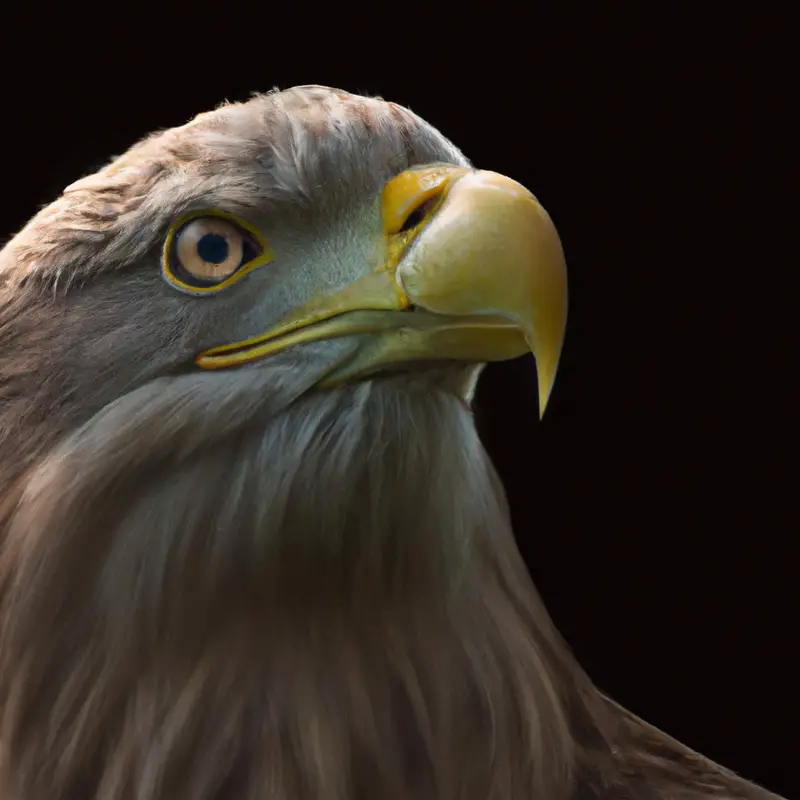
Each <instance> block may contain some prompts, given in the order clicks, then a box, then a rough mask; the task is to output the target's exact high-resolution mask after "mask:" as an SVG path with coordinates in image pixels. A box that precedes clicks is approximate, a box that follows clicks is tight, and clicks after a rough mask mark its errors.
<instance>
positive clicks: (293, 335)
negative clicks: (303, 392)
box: [196, 166, 567, 414]
mask: <svg viewBox="0 0 800 800" xmlns="http://www.w3.org/2000/svg"><path fill="white" fill-rule="evenodd" d="M381 199H382V208H383V221H384V234H385V237H386V257H385V260H384V263H383V264H381V265H380V266H379V267H378V268H377V269H376V270H374V271H373V272H371V273H369V274H368V275H366V276H364V277H363V278H360V279H358V280H357V281H355V282H353V283H352V284H350V285H348V286H346V287H345V288H344V289H342V290H341V291H338V292H335V293H334V294H331V295H327V296H325V297H319V298H315V299H313V300H311V301H310V302H308V303H306V304H304V305H303V306H302V307H300V308H296V309H294V311H293V312H292V313H291V314H289V315H288V316H287V317H286V318H285V319H284V320H282V321H281V323H279V324H278V325H277V326H276V327H275V328H273V329H272V330H270V331H268V332H267V333H265V334H263V335H261V336H258V337H256V338H254V339H250V340H248V341H246V342H237V343H235V344H230V345H223V346H222V347H216V348H214V349H212V350H208V351H206V352H205V353H202V354H201V355H199V356H198V357H197V359H196V363H197V364H198V366H200V367H203V368H206V369H219V368H223V367H229V366H235V365H237V364H242V363H247V362H250V361H254V360H256V359H260V358H264V357H266V356H268V355H270V354H272V353H275V352H279V351H280V350H283V349H285V348H286V347H289V346H291V345H294V344H300V343H302V342H308V341H315V340H319V339H328V338H332V337H335V336H351V335H358V334H369V335H368V336H364V337H363V338H364V344H363V346H362V347H360V348H359V350H358V352H357V354H356V356H355V357H354V358H353V360H352V361H350V362H348V363H346V364H344V365H343V366H341V367H340V368H338V369H337V370H336V371H335V372H333V373H331V374H330V375H328V376H327V377H326V379H325V380H324V382H323V383H324V385H333V384H336V383H340V382H342V381H345V380H351V379H354V378H357V377H361V376H364V375H368V374H371V373H375V372H377V371H379V370H381V369H382V368H385V367H386V366H388V365H390V364H396V363H400V362H408V361H421V360H430V359H455V360H459V361H465V362H473V363H483V362H486V361H503V360H506V359H509V358H515V357H517V356H520V355H522V354H523V353H525V352H527V351H532V352H533V354H534V356H535V357H536V365H537V373H538V380H539V411H540V414H542V413H544V409H545V407H546V405H547V401H548V398H549V396H550V392H551V390H552V386H553V382H554V380H555V375H556V369H557V367H558V360H559V357H560V354H561V347H562V344H563V340H564V328H565V325H566V317H567V277H566V265H565V262H564V254H563V251H562V249H561V243H560V241H559V238H558V234H557V233H556V230H555V227H554V226H553V224H552V222H551V221H550V218H549V216H548V215H547V212H546V211H545V210H544V209H543V208H542V206H541V205H539V203H538V202H537V201H536V199H535V198H534V197H533V195H532V194H531V193H530V192H529V191H528V190H527V189H525V188H524V187H523V186H521V185H520V184H519V183H517V182H515V181H513V180H511V179H510V178H506V177H504V176H502V175H498V174H497V173H494V172H484V171H473V170H468V169H464V168H461V167H449V166H440V167H428V168H422V169H413V170H409V171H407V172H404V173H401V174H400V175H398V176H397V177H395V178H393V179H392V180H391V181H389V182H388V183H387V184H386V186H385V187H384V190H383V194H382V198H381ZM411 306H413V308H411Z"/></svg>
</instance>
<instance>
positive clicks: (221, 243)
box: [162, 212, 269, 294]
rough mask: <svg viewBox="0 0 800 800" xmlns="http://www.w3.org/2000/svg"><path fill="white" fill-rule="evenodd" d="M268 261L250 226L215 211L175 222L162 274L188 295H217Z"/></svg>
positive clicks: (265, 250)
mask: <svg viewBox="0 0 800 800" xmlns="http://www.w3.org/2000/svg"><path fill="white" fill-rule="evenodd" d="M267 261H269V255H268V252H267V248H266V246H265V245H264V244H263V242H262V241H261V240H260V237H259V236H258V233H257V232H256V231H255V229H253V228H252V227H251V226H249V225H246V224H245V223H244V222H239V221H238V220H236V219H234V218H232V216H230V215H227V214H226V215H222V214H221V213H219V212H203V213H201V214H194V215H192V216H191V217H190V218H188V219H186V218H184V219H182V220H179V221H178V223H177V224H176V225H174V226H173V228H172V230H171V231H170V234H169V236H168V237H167V241H166V244H165V247H164V257H163V263H162V273H163V275H164V278H165V279H166V280H167V281H168V282H169V283H171V284H172V285H173V286H175V287H177V288H179V289H182V290H184V291H187V292H191V293H192V294H208V293H213V292H217V291H219V290H221V289H223V288H225V287H227V286H229V285H230V284H231V283H233V282H234V281H236V280H238V279H239V278H240V277H242V276H243V275H244V274H245V273H247V272H250V271H251V270H252V269H254V268H255V267H257V266H261V265H263V264H265V263H266V262H267Z"/></svg>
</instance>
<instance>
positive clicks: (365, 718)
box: [0, 87, 775, 800]
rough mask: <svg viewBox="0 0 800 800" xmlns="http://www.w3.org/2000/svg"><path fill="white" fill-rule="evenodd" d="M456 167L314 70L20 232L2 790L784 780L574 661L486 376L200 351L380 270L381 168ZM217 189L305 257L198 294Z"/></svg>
mask: <svg viewBox="0 0 800 800" xmlns="http://www.w3.org/2000/svg"><path fill="white" fill-rule="evenodd" d="M434 162H435V163H440V162H441V163H446V164H453V165H462V166H468V164H467V161H466V159H465V158H464V157H463V156H462V155H461V154H460V153H459V151H458V150H457V149H456V148H455V147H454V146H453V145H452V144H450V143H449V142H448V141H447V140H445V139H444V138H443V137H442V136H441V135H440V134H439V133H438V132H436V131H435V130H433V129H432V128H431V127H430V126H428V125H427V124H426V123H424V122H423V121H422V120H420V119H419V118H418V117H416V116H415V115H413V114H412V113H411V112H409V111H407V110H405V109H402V108H400V107H398V106H395V105H393V104H390V103H384V102H383V101H381V100H376V99H366V98H361V97H357V96H353V95H348V94H346V93H344V92H339V91H336V90H332V89H326V88H323V87H299V88H296V89H293V90H289V91H286V92H280V93H271V94H268V95H265V96H258V97H255V98H254V99H253V100H251V101H250V102H248V103H245V104H240V105H229V106H225V107H223V108H221V109H218V110H217V111H214V112H211V113H209V114H203V115H201V116H200V117H198V118H197V119H196V120H194V121H193V122H191V123H189V124H188V125H186V126H183V127H181V128H177V129H174V130H169V131H165V132H163V133H160V134H156V135H154V136H152V137H150V138H148V139H146V140H144V141H143V142H142V143H140V144H138V145H136V146H135V147H133V148H132V149H131V150H130V151H128V153H126V154H125V155H123V156H122V157H121V158H119V159H117V160H116V161H114V162H112V164H110V165H109V166H108V167H106V168H105V169H104V170H102V171H101V172H99V173H98V174H96V175H93V176H90V177H88V178H85V179H83V180H81V181H78V182H77V183H76V184H73V185H72V186H71V187H68V189H66V190H65V192H64V194H63V195H62V196H61V197H60V198H59V199H58V200H56V201H55V202H54V203H53V204H52V205H50V206H48V207H47V208H45V209H43V210H42V211H41V212H40V213H39V214H38V215H37V216H36V217H34V218H33V220H31V222H30V223H29V224H28V226H26V227H25V228H24V229H23V230H22V231H21V232H20V233H19V234H18V235H17V236H16V237H15V238H14V239H12V240H11V242H10V243H9V244H8V245H7V246H6V248H5V249H4V250H3V251H2V252H0V353H2V356H0V535H2V542H1V543H0V545H1V549H0V625H1V627H0V797H2V798H3V800H89V799H90V798H108V799H109V800H239V798H242V799H244V798H247V799H248V800H267V799H268V798H269V800H377V799H378V798H380V800H411V798H414V800H434V798H435V799H436V800H439V799H441V800H456V798H459V799H460V800H490V799H491V800H523V798H524V800H531V798H536V799H537V800H594V799H596V800H599V799H600V798H609V799H610V798H630V800H640V799H641V800H667V798H674V799H675V800H678V799H681V800H701V798H742V799H744V798H748V799H752V800H766V799H767V798H775V795H772V794H771V793H769V792H767V791H765V790H763V789H760V788H758V787H756V786H754V785H753V784H751V783H748V782H747V781H745V780H743V779H740V778H738V777H737V776H735V775H733V774H732V773H730V772H728V771H726V770H724V769H723V768H721V767H719V766H717V765H715V764H713V763H712V762H710V761H708V760H707V759H704V758H703V757H701V756H699V755H697V754H695V753H693V752H691V751H690V750H688V749H687V748H685V747H684V746H682V745H680V744H678V743H677V742H674V741H673V740H671V739H669V738H668V737H667V736H665V735H664V734H662V733H661V732H659V731H657V730H655V729H653V728H652V727H650V726H648V725H646V724H645V723H643V722H642V721H641V720H639V719H637V718H636V717H634V716H632V715H631V714H629V713H628V712H626V711H624V710H623V709H620V708H619V707H618V706H616V705H615V704H613V703H612V702H610V701H609V700H607V699H606V698H604V697H603V696H602V695H601V694H599V693H598V692H597V690H596V689H595V688H594V687H593V686H592V684H591V682H590V681H589V679H588V678H587V676H586V675H585V674H584V673H583V672H582V670H581V669H580V667H579V666H578V665H577V664H576V662H575V661H574V659H573V658H572V656H571V655H570V653H569V651H568V649H567V647H566V646H565V645H564V643H563V642H562V641H561V639H560V638H559V636H558V634H557V632H556V631H555V630H554V628H553V625H552V623H551V621H550V619H549V617H548V616H547V613H546V611H545V610H544V608H543V606H542V604H541V602H540V600H539V598H538V596H537V594H536V592H535V590H534V588H533V586H532V585H531V583H530V579H529V577H528V575H527V572H526V570H525V567H524V565H523V563H522V561H521V559H520V557H519V555H518V553H517V550H516V548H515V545H514V540H513V537H512V533H511V530H510V526H509V519H508V513H507V509H506V506H505V501H504V497H503V492H502V489H501V487H500V485H499V482H498V480H497V477H496V475H495V473H494V471H493V469H492V466H491V464H490V463H489V461H488V459H487V457H486V455H485V453H484V451H483V449H482V447H481V444H480V442H479V440H478V437H477V434H476V432H475V428H474V425H473V421H472V418H471V415H470V411H469V407H468V399H469V396H470V387H471V386H472V385H473V384H474V378H475V375H476V372H477V367H476V366H474V365H472V364H466V365H464V364H460V363H458V362H453V361H449V360H444V361H441V362H432V363H425V364H419V365H416V366H412V367H409V368H406V369H403V370H395V371H386V372H382V373H379V374H377V375H373V376H369V377H366V378H364V379H361V380H357V381H348V382H344V383H342V384H340V385H338V386H335V387H333V388H329V389H326V390H324V391H318V390H317V388H316V387H317V384H318V383H319V381H320V379H321V378H322V377H323V376H324V375H326V374H327V373H329V372H330V371H331V369H333V368H334V367H335V365H337V364H340V363H342V362H343V360H344V359H346V358H347V357H350V356H351V355H352V354H353V352H355V350H356V349H357V348H358V347H359V346H360V340H361V338H362V337H360V336H358V335H352V336H343V337H340V338H335V339H327V340H320V341H314V342H310V343H306V344H301V345H299V346H295V347H292V348H288V349H286V350H283V351H282V352H279V353H277V354H275V355H273V356H271V357H269V358H266V359H264V360H262V361H259V362H257V363H256V364H252V365H250V366H249V367H248V368H246V369H233V370H221V371H203V370H200V369H196V368H194V367H193V360H194V358H195V357H196V356H197V354H198V353H200V352H202V351H204V350H206V349H208V348H210V347H214V346H217V345H220V344H224V343H226V342H234V341H241V340H243V339H246V338H247V337H248V336H252V335H253V332H254V331H260V330H263V329H265V328H267V327H269V326H273V325H275V324H276V323H277V322H278V321H279V320H281V319H283V318H284V317H285V316H286V314H287V313H288V312H290V311H291V310H292V309H294V308H296V307H298V306H299V305H302V303H303V302H305V301H307V300H308V298H310V297H312V296H313V295H314V294H315V293H319V292H323V293H325V292H335V291H337V290H340V289H341V288H342V287H345V286H347V285H348V284H350V283H351V282H352V281H353V280H354V279H355V278H356V277H357V276H358V275H359V274H360V272H359V271H362V272H363V270H364V266H363V265H364V264H370V263H375V260H376V258H378V257H379V256H378V255H376V252H377V250H376V248H377V249H379V245H378V244H377V242H378V241H379V239H380V233H381V222H380V219H381V209H380V203H379V196H380V192H381V188H382V187H383V186H384V184H386V181H387V180H389V179H390V178H392V177H393V176H395V175H397V174H399V173H401V172H403V171H404V170H407V169H408V168H409V167H413V166H415V165H423V164H429V163H434ZM197 208H202V209H208V208H220V209H224V210H226V211H228V212H231V213H234V214H239V215H241V216H242V217H245V218H247V219H248V220H249V221H250V222H252V223H253V225H255V226H257V227H258V228H259V229H260V230H262V231H264V232H265V233H266V236H267V238H268V239H269V241H270V244H271V247H272V248H273V249H274V251H275V252H276V253H277V254H278V257H276V259H275V260H274V262H273V263H271V264H270V265H269V268H267V269H261V270H257V271H253V272H252V273H250V274H249V275H248V276H247V277H246V278H245V279H242V281H241V282H240V284H238V285H237V286H234V287H231V290H230V291H226V292H225V293H221V294H220V295H219V296H217V297H214V298H213V299H207V298H196V297H191V296H187V295H186V294H185V293H180V292H177V291H175V289H174V288H173V287H171V286H169V285H167V284H166V283H165V281H164V280H163V279H162V276H161V271H160V266H159V261H160V252H161V247H162V243H163V241H164V237H165V236H166V233H167V230H168V229H169V227H170V225H171V224H172V223H173V221H174V220H175V219H176V218H178V217H180V215H181V214H183V213H184V212H186V211H191V210H193V209H197ZM541 535H547V532H546V531H542V532H541Z"/></svg>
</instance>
